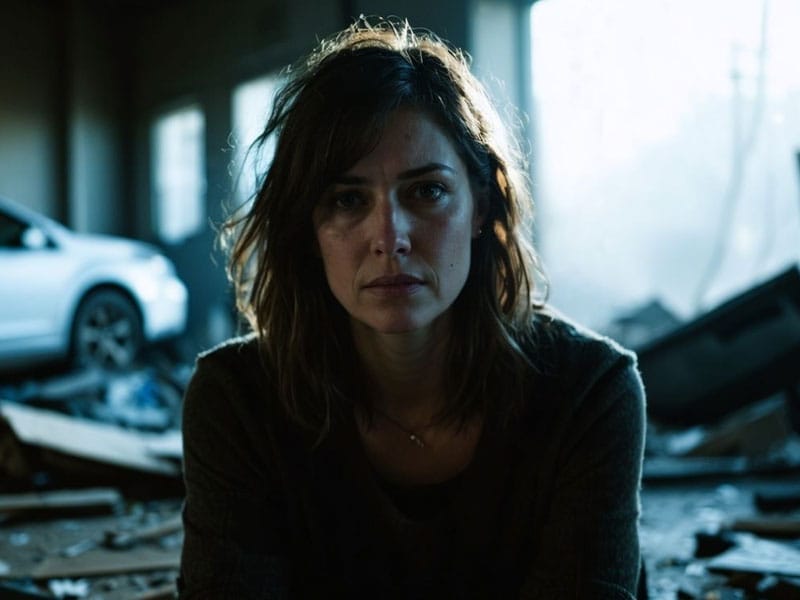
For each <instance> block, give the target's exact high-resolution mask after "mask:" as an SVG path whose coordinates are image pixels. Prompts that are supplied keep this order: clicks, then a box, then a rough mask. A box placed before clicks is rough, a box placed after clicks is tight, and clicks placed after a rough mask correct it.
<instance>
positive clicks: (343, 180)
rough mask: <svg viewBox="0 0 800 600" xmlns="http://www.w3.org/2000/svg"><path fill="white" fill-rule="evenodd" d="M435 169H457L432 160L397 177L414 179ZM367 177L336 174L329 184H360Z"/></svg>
mask: <svg viewBox="0 0 800 600" xmlns="http://www.w3.org/2000/svg"><path fill="white" fill-rule="evenodd" d="M436 171H444V172H446V173H448V174H451V175H456V174H457V171H456V170H455V169H454V168H453V167H451V166H449V165H446V164H444V163H437V162H432V163H428V164H426V165H422V166H421V167H414V168H413V169H408V170H407V171H403V172H402V173H400V174H399V175H398V176H397V178H398V179H414V178H415V177H419V176H421V175H426V174H428V173H434V172H436ZM369 181H370V180H369V178H368V177H362V176H359V175H338V176H336V177H334V178H333V179H332V180H331V184H333V185H360V184H366V183H369Z"/></svg>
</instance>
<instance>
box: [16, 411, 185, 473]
mask: <svg viewBox="0 0 800 600" xmlns="http://www.w3.org/2000/svg"><path fill="white" fill-rule="evenodd" d="M0 414H2V416H3V417H5V419H6V420H7V421H8V423H9V425H10V426H11V428H12V429H13V431H14V434H15V435H16V436H17V438H18V439H19V440H20V441H21V442H22V443H24V444H29V445H32V446H39V447H42V448H47V449H49V450H55V451H57V452H61V453H64V454H67V455H70V456H75V457H78V458H82V459H88V460H92V461H96V462H100V463H105V464H110V465H113V466H118V467H125V468H129V469H135V470H139V471H145V472H149V473H157V474H161V475H171V476H176V477H177V476H179V475H180V466H179V465H176V464H175V463H174V462H172V461H170V460H166V459H161V458H158V457H155V456H153V455H152V454H151V452H150V451H149V450H148V445H150V444H153V443H157V442H158V441H160V440H162V439H164V438H165V436H166V437H168V438H170V439H171V438H172V437H173V435H172V433H170V432H168V433H167V434H164V435H162V434H153V433H141V432H137V431H131V430H127V429H122V428H121V427H118V426H116V425H110V424H106V423H98V422H96V421H90V420H88V419H77V418H74V417H70V416H67V415H62V414H60V413H56V412H53V411H47V410H41V409H38V408H32V407H30V406H22V405H18V404H13V403H11V402H0Z"/></svg>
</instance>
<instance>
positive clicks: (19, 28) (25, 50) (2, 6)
mask: <svg viewBox="0 0 800 600" xmlns="http://www.w3.org/2000/svg"><path fill="white" fill-rule="evenodd" d="M0 23H4V27H3V33H2V35H0V195H3V196H6V197H8V198H11V199H13V200H16V201H18V202H21V203H23V204H25V205H27V206H30V207H32V208H34V209H36V210H38V211H41V212H43V213H45V214H48V215H51V216H54V217H59V216H61V215H62V211H63V207H62V206H61V198H60V196H59V194H60V190H59V187H60V185H62V181H61V179H62V174H61V164H60V161H61V159H62V157H61V156H60V154H61V144H60V137H61V128H62V124H61V123H62V119H61V118H60V111H61V110H62V108H61V106H62V105H63V102H64V97H63V95H62V85H61V83H60V78H59V67H60V66H61V65H60V64H59V59H58V54H59V51H60V43H59V40H60V38H61V31H60V30H61V25H60V23H59V22H58V15H57V14H55V12H54V11H53V9H52V6H51V4H50V3H48V2H46V1H45V0H38V1H37V0H7V1H4V2H2V3H0Z"/></svg>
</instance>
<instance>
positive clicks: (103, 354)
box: [70, 289, 144, 369]
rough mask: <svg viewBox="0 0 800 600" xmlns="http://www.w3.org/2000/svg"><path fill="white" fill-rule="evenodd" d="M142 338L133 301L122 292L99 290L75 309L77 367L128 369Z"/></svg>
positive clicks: (73, 348) (73, 352) (73, 351)
mask: <svg viewBox="0 0 800 600" xmlns="http://www.w3.org/2000/svg"><path fill="white" fill-rule="evenodd" d="M143 340H144V336H143V332H142V319H141V317H140V316H139V311H138V310H137V308H136V306H135V305H134V303H133V302H132V301H131V300H130V299H129V298H128V297H127V296H126V295H125V294H124V293H122V292H119V291H116V290H111V289H103V290H98V291H95V292H92V293H90V294H89V295H88V296H86V298H84V299H83V301H82V302H81V303H80V306H79V307H78V310H77V311H76V312H75V319H74V320H73V322H72V343H71V348H70V358H71V361H72V364H73V366H76V367H100V368H104V369H125V368H128V367H130V366H131V365H133V363H134V361H135V360H136V357H137V355H138V354H139V351H140V350H141V347H142V343H143Z"/></svg>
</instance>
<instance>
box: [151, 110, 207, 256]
mask: <svg viewBox="0 0 800 600" xmlns="http://www.w3.org/2000/svg"><path fill="white" fill-rule="evenodd" d="M204 135H205V121H204V119H203V113H202V112H201V111H200V109H199V108H198V107H196V106H190V107H186V108H183V109H181V110H178V111H175V112H171V113H169V114H167V115H164V116H163V117H161V118H159V119H158V120H157V121H156V123H155V125H154V126H153V137H152V139H153V154H152V156H153V196H154V199H155V211H154V212H155V219H156V222H155V227H156V231H157V233H158V236H159V237H160V238H161V239H162V240H164V241H165V242H168V243H177V242H181V241H183V240H184V239H186V238H187V237H189V236H191V235H193V234H195V233H197V232H198V231H199V230H200V229H201V228H202V227H203V225H204V221H205V218H206V211H205V191H206V178H205V159H204Z"/></svg>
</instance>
